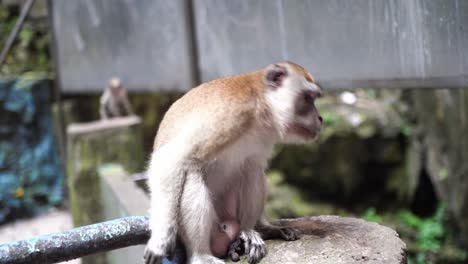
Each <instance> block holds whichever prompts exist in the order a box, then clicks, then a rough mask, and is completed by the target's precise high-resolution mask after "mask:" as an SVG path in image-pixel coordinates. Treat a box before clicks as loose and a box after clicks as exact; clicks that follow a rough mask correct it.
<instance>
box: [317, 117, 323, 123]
mask: <svg viewBox="0 0 468 264" xmlns="http://www.w3.org/2000/svg"><path fill="white" fill-rule="evenodd" d="M318 120H319V121H320V124H322V123H323V118H322V116H318Z"/></svg>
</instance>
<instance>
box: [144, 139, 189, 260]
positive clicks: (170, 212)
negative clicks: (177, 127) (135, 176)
mask: <svg viewBox="0 0 468 264" xmlns="http://www.w3.org/2000/svg"><path fill="white" fill-rule="evenodd" d="M170 149H171V146H168V147H167V148H166V147H162V148H161V149H160V150H158V151H157V152H155V153H154V154H153V155H152V157H151V161H150V164H149V168H148V177H149V178H148V183H149V187H150V189H151V209H150V212H149V213H150V221H149V227H150V229H151V238H150V239H149V241H148V244H147V246H146V249H145V253H144V262H145V263H146V264H160V263H162V259H163V258H164V257H168V256H172V255H173V253H174V250H175V245H176V238H177V232H178V222H179V221H178V218H179V207H180V195H181V193H182V190H183V186H184V182H185V178H186V174H187V171H188V166H186V164H184V163H183V162H182V161H180V160H179V159H178V157H179V155H174V153H171V152H169V150H170Z"/></svg>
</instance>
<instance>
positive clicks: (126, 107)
mask: <svg viewBox="0 0 468 264" xmlns="http://www.w3.org/2000/svg"><path fill="white" fill-rule="evenodd" d="M99 114H100V115H101V119H109V118H114V117H122V116H129V115H133V111H132V108H131V106H130V102H129V101H128V96H127V90H126V89H125V88H124V87H123V86H122V82H121V81H120V79H119V78H117V77H114V78H112V79H110V80H109V84H108V85H107V87H106V88H105V90H104V93H103V94H102V96H101V99H100V107H99Z"/></svg>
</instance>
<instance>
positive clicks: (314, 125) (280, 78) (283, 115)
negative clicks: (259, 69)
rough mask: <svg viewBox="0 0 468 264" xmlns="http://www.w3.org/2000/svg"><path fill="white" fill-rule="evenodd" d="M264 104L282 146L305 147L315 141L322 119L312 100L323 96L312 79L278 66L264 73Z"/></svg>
mask: <svg viewBox="0 0 468 264" xmlns="http://www.w3.org/2000/svg"><path fill="white" fill-rule="evenodd" d="M264 82H265V84H266V92H265V94H266V101H267V104H268V105H269V108H270V109H271V113H272V116H273V122H274V125H275V127H276V129H277V130H278V133H279V135H280V138H281V141H282V142H284V143H304V142H308V141H311V140H314V139H316V138H317V137H318V135H319V133H320V130H321V128H322V117H321V116H320V113H319V111H318V110H317V108H316V107H315V100H316V99H317V98H319V97H320V96H321V94H322V91H321V88H320V87H319V86H318V85H317V84H316V83H315V80H314V79H313V77H312V76H311V75H310V73H308V72H307V71H306V70H304V68H302V67H301V66H299V65H297V64H294V63H291V62H279V63H274V64H271V65H269V66H268V67H266V68H265V70H264Z"/></svg>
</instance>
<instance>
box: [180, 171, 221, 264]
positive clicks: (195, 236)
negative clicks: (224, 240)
mask: <svg viewBox="0 0 468 264" xmlns="http://www.w3.org/2000/svg"><path fill="white" fill-rule="evenodd" d="M203 178H204V177H203V175H202V173H201V172H200V171H197V172H195V173H191V174H188V175H187V179H186V184H185V187H184V192H183V194H182V200H181V218H180V219H181V229H180V234H181V238H182V241H183V243H184V244H185V247H186V249H187V259H188V260H189V263H191V264H195V263H200V264H201V263H203V264H205V263H206V264H223V263H224V261H222V260H220V259H218V258H215V257H213V256H212V252H211V248H210V239H211V232H212V228H213V227H214V225H215V224H217V215H216V211H215V209H214V206H213V203H212V197H211V192H210V190H209V189H208V187H207V186H206V184H205V181H204V180H203Z"/></svg>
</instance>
